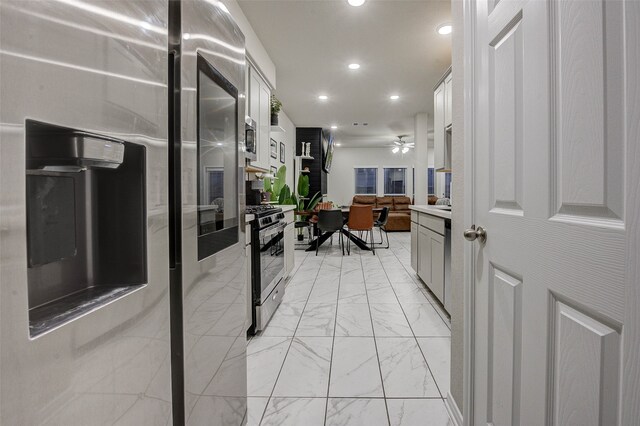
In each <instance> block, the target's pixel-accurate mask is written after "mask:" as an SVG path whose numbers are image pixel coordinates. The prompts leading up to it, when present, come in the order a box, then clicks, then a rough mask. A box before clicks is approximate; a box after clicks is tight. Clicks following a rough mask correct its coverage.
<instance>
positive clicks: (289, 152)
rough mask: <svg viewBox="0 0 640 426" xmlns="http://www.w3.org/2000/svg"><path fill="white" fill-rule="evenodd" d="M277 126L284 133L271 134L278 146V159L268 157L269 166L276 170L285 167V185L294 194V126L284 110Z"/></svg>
mask: <svg viewBox="0 0 640 426" xmlns="http://www.w3.org/2000/svg"><path fill="white" fill-rule="evenodd" d="M278 124H279V125H280V127H282V128H283V129H284V130H285V132H284V133H282V132H271V135H270V137H271V139H273V140H275V141H276V143H277V144H278V158H271V157H269V165H270V166H274V167H276V168H278V169H279V168H280V166H283V165H285V166H287V182H286V183H287V185H289V188H291V191H293V192H294V193H295V192H296V189H295V188H294V187H293V157H294V155H295V144H296V126H295V125H294V124H293V122H292V121H291V120H290V119H289V117H288V116H287V114H285V112H284V110H282V111H280V114H279V116H278ZM280 142H283V143H284V145H285V162H284V164H282V163H281V162H280Z"/></svg>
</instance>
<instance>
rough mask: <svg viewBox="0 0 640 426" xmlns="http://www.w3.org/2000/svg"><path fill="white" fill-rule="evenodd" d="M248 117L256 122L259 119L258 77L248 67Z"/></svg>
mask: <svg viewBox="0 0 640 426" xmlns="http://www.w3.org/2000/svg"><path fill="white" fill-rule="evenodd" d="M247 104H248V105H249V117H251V118H252V119H253V120H255V121H256V123H258V120H260V77H259V76H258V75H257V74H256V72H255V71H254V70H253V68H251V67H249V101H248V102H247Z"/></svg>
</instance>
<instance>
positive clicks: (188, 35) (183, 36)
mask: <svg viewBox="0 0 640 426" xmlns="http://www.w3.org/2000/svg"><path fill="white" fill-rule="evenodd" d="M182 38H183V39H185V40H189V39H190V38H191V34H189V33H184V34H183V35H182Z"/></svg>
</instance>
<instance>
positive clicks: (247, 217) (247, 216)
mask: <svg viewBox="0 0 640 426" xmlns="http://www.w3.org/2000/svg"><path fill="white" fill-rule="evenodd" d="M255 218H256V215H255V214H245V215H244V220H245V222H247V223H249V222H251V221H253V219H255Z"/></svg>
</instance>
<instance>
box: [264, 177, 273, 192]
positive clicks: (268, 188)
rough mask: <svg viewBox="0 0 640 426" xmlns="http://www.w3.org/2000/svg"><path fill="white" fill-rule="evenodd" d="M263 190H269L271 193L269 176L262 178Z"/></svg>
mask: <svg viewBox="0 0 640 426" xmlns="http://www.w3.org/2000/svg"><path fill="white" fill-rule="evenodd" d="M263 183H264V191H265V192H269V193H271V194H272V195H273V189H272V187H271V178H264V181H263Z"/></svg>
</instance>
